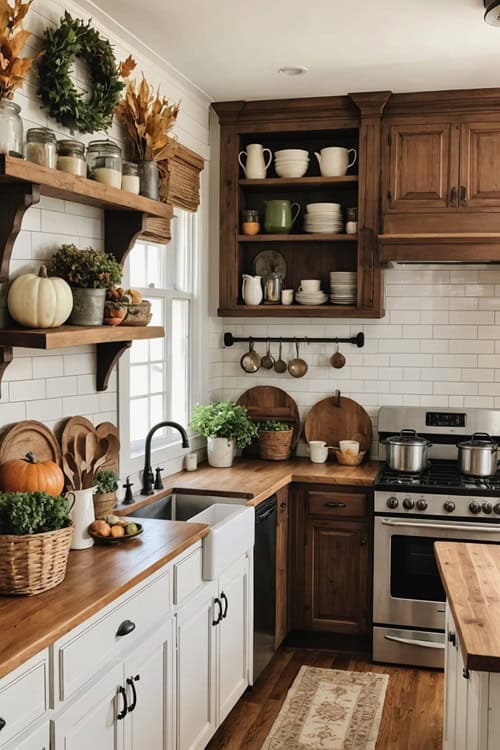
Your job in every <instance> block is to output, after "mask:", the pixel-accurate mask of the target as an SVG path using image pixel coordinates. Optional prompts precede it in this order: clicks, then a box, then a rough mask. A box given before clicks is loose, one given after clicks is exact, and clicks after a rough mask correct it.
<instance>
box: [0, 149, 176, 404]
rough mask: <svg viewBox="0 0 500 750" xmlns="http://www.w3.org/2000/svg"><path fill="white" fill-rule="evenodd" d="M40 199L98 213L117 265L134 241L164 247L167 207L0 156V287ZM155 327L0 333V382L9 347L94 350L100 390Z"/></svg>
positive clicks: (159, 332)
mask: <svg viewBox="0 0 500 750" xmlns="http://www.w3.org/2000/svg"><path fill="white" fill-rule="evenodd" d="M41 195H47V196H50V197H53V198H59V199H62V200H66V201H71V202H73V203H85V204H87V205H92V206H97V207H99V208H102V209H103V210H104V227H105V232H104V235H105V247H106V250H107V252H110V253H112V254H113V255H114V256H115V258H116V259H117V260H118V262H119V263H120V264H123V263H124V261H125V259H126V257H127V255H128V253H129V251H130V249H131V248H132V246H133V245H134V243H135V241H136V240H137V239H139V238H140V237H144V238H145V239H148V241H150V242H154V241H156V242H168V241H169V239H170V221H171V218H172V206H170V205H169V204H166V203H160V202H159V201H153V200H150V199H149V198H144V197H143V196H139V195H134V194H133V193H128V192H126V191H123V190H118V189H117V188H113V187H108V186H107V185H103V184H101V183H98V182H95V181H94V180H88V179H86V178H84V177H75V176H74V175H70V174H67V173H66V172H61V171H58V170H55V169H48V168H47V167H42V166H39V165H38V164H33V163H32V162H28V161H24V160H23V159H18V158H16V157H12V156H5V155H0V202H1V206H2V209H1V210H0V283H3V284H5V282H7V281H8V280H9V265H10V258H11V255H12V250H13V247H14V243H15V240H16V237H17V235H18V233H19V231H20V229H21V223H22V218H23V216H24V213H25V212H26V210H27V209H28V208H29V207H30V206H33V205H36V204H37V203H38V202H39V200H40V196H41ZM164 335H165V332H164V330H163V328H162V327H161V326H144V327H142V326H126V325H121V326H104V325H103V326H70V325H64V326H60V327H59V328H50V329H36V330H31V329H26V328H21V327H17V326H13V327H9V328H3V329H0V382H1V379H2V377H3V374H4V372H5V369H6V368H7V366H8V365H9V363H10V362H11V361H12V358H13V351H12V350H13V347H15V346H21V347H28V348H32V349H46V350H49V349H59V348H64V347H70V346H80V345H82V344H95V345H96V358H97V368H96V386H97V390H98V391H102V390H106V388H107V385H108V380H109V376H110V373H111V371H112V369H113V367H114V366H115V364H116V362H117V361H118V359H119V358H120V356H121V355H122V354H123V352H124V351H125V350H126V349H127V348H129V347H130V346H131V344H132V341H134V340H136V339H152V338H160V337H163V336H164Z"/></svg>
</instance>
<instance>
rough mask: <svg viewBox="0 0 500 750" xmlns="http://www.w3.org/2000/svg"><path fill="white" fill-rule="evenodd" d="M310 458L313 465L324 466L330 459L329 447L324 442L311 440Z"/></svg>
mask: <svg viewBox="0 0 500 750" xmlns="http://www.w3.org/2000/svg"><path fill="white" fill-rule="evenodd" d="M309 457H310V459H311V461H312V463H313V464H324V463H325V462H326V460H327V458H328V447H327V445H326V443H325V441H324V440H311V442H310V443H309Z"/></svg>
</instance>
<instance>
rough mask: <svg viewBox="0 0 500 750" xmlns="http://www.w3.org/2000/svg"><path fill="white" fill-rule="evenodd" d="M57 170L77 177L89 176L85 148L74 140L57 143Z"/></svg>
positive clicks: (67, 139) (69, 139)
mask: <svg viewBox="0 0 500 750" xmlns="http://www.w3.org/2000/svg"><path fill="white" fill-rule="evenodd" d="M57 169H60V170H61V172H68V173H69V174H74V175H76V177H86V176H87V162H86V161H85V146H84V145H83V143H82V142H81V141H77V140H76V139H74V138H65V139H63V140H61V141H57Z"/></svg>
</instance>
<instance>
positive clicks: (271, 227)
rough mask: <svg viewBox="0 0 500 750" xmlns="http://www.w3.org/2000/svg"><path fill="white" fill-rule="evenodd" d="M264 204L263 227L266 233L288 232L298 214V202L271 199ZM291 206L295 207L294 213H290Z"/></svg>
mask: <svg viewBox="0 0 500 750" xmlns="http://www.w3.org/2000/svg"><path fill="white" fill-rule="evenodd" d="M265 205H266V212H265V218H264V229H265V230H266V232H267V233H268V234H290V232H291V231H292V227H293V225H294V224H295V222H296V220H297V217H298V215H299V214H300V206H299V204H298V203H290V201H285V200H273V201H265ZM293 208H295V214H293V213H292V209H293Z"/></svg>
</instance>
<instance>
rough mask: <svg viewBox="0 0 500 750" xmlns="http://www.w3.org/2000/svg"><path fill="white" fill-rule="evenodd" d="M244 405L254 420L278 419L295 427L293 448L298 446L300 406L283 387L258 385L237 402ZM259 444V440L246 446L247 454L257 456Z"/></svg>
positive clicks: (245, 451) (242, 395) (245, 452)
mask: <svg viewBox="0 0 500 750" xmlns="http://www.w3.org/2000/svg"><path fill="white" fill-rule="evenodd" d="M236 403H237V404H238V405H239V406H244V407H245V408H246V409H247V411H248V416H249V417H250V419H251V420H252V422H264V421H265V420H266V419H277V420H278V421H280V422H286V423H287V424H289V425H290V426H291V427H293V439H292V450H293V449H294V448H295V447H296V445H297V443H298V442H299V437H300V414H299V407H298V406H297V404H296V403H295V401H294V400H293V398H292V397H291V396H289V395H288V393H287V392H286V391H283V390H282V389H281V388H276V387H275V386H273V385H257V386H255V388H249V389H248V391H245V393H242V394H241V396H240V397H239V399H238V401H237V402H236ZM258 452H259V446H258V444H257V441H254V442H253V443H252V445H249V446H248V448H245V450H244V451H243V454H244V455H245V456H257V455H258Z"/></svg>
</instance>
